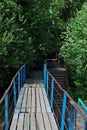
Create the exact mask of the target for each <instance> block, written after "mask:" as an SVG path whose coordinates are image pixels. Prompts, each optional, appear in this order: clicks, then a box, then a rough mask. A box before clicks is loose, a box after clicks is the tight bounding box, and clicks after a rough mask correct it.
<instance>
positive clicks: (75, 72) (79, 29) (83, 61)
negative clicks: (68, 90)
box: [61, 3, 87, 98]
mask: <svg viewBox="0 0 87 130" xmlns="http://www.w3.org/2000/svg"><path fill="white" fill-rule="evenodd" d="M63 35H64V37H65V38H64V44H63V46H62V48H61V54H62V55H63V56H64V57H65V59H66V61H67V64H68V68H69V70H70V75H71V76H70V78H71V79H70V81H71V82H72V83H73V86H75V87H73V88H72V89H73V91H74V97H75V96H76V97H82V98H84V97H86V96H87V3H86V4H84V6H83V7H82V9H81V11H79V12H78V13H77V15H76V16H75V18H72V19H71V20H70V22H69V23H68V25H67V27H66V32H65V33H64V34H63ZM71 86H72V85H71Z"/></svg>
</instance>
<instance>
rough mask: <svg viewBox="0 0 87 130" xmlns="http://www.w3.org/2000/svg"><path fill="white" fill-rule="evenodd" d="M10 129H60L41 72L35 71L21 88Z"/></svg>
mask: <svg viewBox="0 0 87 130" xmlns="http://www.w3.org/2000/svg"><path fill="white" fill-rule="evenodd" d="M10 130H58V128H57V125H56V122H55V119H54V116H53V113H52V111H51V109H50V105H49V102H48V99H47V96H46V92H45V88H44V84H43V81H42V73H41V72H37V73H35V72H33V75H32V78H31V79H28V80H27V81H26V83H25V84H24V86H23V87H22V88H21V91H20V95H19V98H18V101H17V105H16V109H15V112H14V115H13V119H12V123H11V127H10Z"/></svg>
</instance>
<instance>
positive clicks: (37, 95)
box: [36, 88, 41, 112]
mask: <svg viewBox="0 0 87 130" xmlns="http://www.w3.org/2000/svg"><path fill="white" fill-rule="evenodd" d="M36 112H41V107H40V97H39V88H36Z"/></svg>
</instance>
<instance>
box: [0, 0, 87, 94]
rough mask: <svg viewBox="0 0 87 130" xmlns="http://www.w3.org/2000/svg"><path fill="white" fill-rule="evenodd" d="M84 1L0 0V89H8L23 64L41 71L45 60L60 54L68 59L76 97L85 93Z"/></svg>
mask: <svg viewBox="0 0 87 130" xmlns="http://www.w3.org/2000/svg"><path fill="white" fill-rule="evenodd" d="M85 1H86V0H77V1H76V0H73V1H72V0H66V1H65V0H49V1H46V2H45V1H43V0H21V1H20V0H1V2H0V63H1V64H0V87H1V88H4V89H6V88H7V86H8V84H9V82H10V80H11V78H12V76H13V75H14V73H15V72H16V70H17V69H18V68H19V67H20V66H21V65H22V64H24V63H25V62H26V63H28V64H29V65H30V67H35V66H36V68H37V69H38V68H42V67H43V62H44V59H46V58H47V57H48V56H49V55H53V54H56V53H59V52H60V54H61V55H63V56H64V57H65V58H66V60H67V65H68V68H69V72H70V74H71V75H70V81H72V84H70V86H71V87H73V86H75V87H76V89H77V90H78V89H80V90H81V92H80V91H79V93H78V94H75V95H77V96H82V95H83V94H85V92H86V85H87V82H86V80H87V77H86V76H87V72H86V71H87V61H86V55H87V45H86V44H87V43H86V42H87V39H86V36H87V25H86V23H87V19H86V17H87V9H86V8H87V4H84V3H85ZM83 4H84V6H83V7H82V5H83ZM81 8H82V9H81ZM78 10H81V11H80V12H78ZM60 48H61V49H60ZM83 87H84V91H82V90H83V89H82V88H83ZM73 91H74V90H73ZM74 92H75V91H74Z"/></svg>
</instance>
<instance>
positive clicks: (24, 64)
mask: <svg viewBox="0 0 87 130" xmlns="http://www.w3.org/2000/svg"><path fill="white" fill-rule="evenodd" d="M25 80H26V64H24V82H25Z"/></svg>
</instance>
